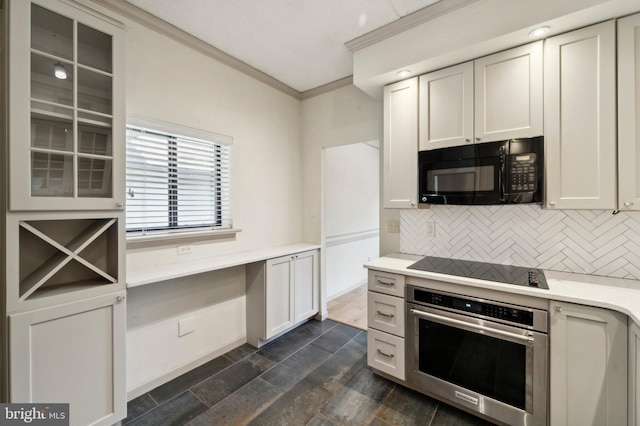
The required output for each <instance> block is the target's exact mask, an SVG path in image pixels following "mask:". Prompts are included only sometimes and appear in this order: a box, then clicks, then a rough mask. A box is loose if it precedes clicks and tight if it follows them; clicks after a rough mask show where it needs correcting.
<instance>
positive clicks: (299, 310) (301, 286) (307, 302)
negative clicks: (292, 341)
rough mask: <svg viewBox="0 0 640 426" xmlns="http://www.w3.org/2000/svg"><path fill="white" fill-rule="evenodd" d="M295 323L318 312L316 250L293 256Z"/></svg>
mask: <svg viewBox="0 0 640 426" xmlns="http://www.w3.org/2000/svg"><path fill="white" fill-rule="evenodd" d="M294 283H295V289H294V297H295V308H294V312H295V323H296V324H297V323H299V322H301V321H304V320H306V319H308V318H310V317H311V316H313V315H315V314H317V313H318V251H317V250H314V251H308V252H305V253H300V254H297V255H296V256H295V262H294Z"/></svg>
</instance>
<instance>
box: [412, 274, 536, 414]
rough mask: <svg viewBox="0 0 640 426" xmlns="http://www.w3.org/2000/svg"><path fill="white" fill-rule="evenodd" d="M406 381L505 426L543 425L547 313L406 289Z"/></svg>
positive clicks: (443, 293)
mask: <svg viewBox="0 0 640 426" xmlns="http://www.w3.org/2000/svg"><path fill="white" fill-rule="evenodd" d="M406 296H407V298H406V300H407V302H406V303H407V309H406V320H407V321H406V345H407V347H406V366H407V381H408V382H409V384H410V385H412V386H413V387H414V388H415V389H417V390H419V391H423V392H425V393H427V394H432V395H434V396H436V397H439V398H441V399H443V400H445V401H446V400H448V401H452V402H454V403H456V404H458V405H460V406H462V407H465V408H467V409H469V410H472V411H476V412H478V413H482V414H484V415H486V416H488V417H490V418H492V419H495V420H497V421H499V422H503V423H506V424H509V425H514V426H516V425H521V426H533V425H545V424H547V407H548V360H547V359H548V355H547V354H548V336H547V332H548V321H547V311H544V310H540V309H535V308H529V307H525V306H518V305H512V304H508V303H502V302H497V301H491V300H484V299H478V298H474V297H468V296H462V295H457V294H452V293H446V292H441V291H433V290H427V289H423V288H419V287H414V286H407V294H406Z"/></svg>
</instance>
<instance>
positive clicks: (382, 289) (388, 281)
mask: <svg viewBox="0 0 640 426" xmlns="http://www.w3.org/2000/svg"><path fill="white" fill-rule="evenodd" d="M369 290H373V291H377V292H379V293H385V294H390V295H392V296H398V297H404V275H396V274H390V273H387V272H380V271H372V270H370V271H369Z"/></svg>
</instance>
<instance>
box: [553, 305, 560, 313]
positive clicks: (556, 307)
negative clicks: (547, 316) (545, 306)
mask: <svg viewBox="0 0 640 426" xmlns="http://www.w3.org/2000/svg"><path fill="white" fill-rule="evenodd" d="M553 310H554V311H556V312H562V306H557V305H556V306H554V307H553Z"/></svg>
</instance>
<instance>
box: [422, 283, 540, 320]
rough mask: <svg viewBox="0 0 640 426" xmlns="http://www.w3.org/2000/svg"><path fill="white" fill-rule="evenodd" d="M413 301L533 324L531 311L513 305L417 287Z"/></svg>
mask: <svg viewBox="0 0 640 426" xmlns="http://www.w3.org/2000/svg"><path fill="white" fill-rule="evenodd" d="M413 301H414V302H416V303H426V304H429V305H435V306H441V307H444V308H449V309H453V310H456V311H464V312H471V313H474V314H478V315H482V316H485V317H491V318H496V319H500V320H503V321H508V322H512V323H518V324H524V325H527V326H533V312H531V311H529V310H527V309H524V308H518V307H515V306H509V305H503V304H499V303H491V302H487V301H479V300H474V299H466V298H463V297H457V296H452V295H449V294H440V293H435V292H432V291H429V290H418V289H416V290H415V291H414V293H413Z"/></svg>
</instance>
